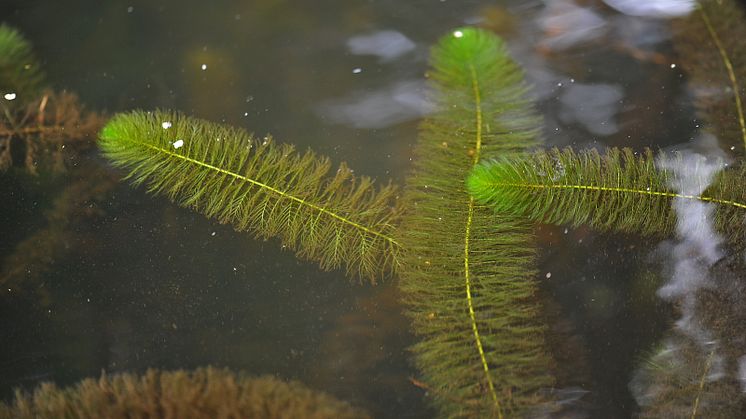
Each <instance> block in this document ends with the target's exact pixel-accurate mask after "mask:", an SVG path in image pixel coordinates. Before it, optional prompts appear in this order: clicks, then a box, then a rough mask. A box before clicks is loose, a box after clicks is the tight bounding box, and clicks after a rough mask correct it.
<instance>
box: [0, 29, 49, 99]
mask: <svg viewBox="0 0 746 419" xmlns="http://www.w3.org/2000/svg"><path fill="white" fill-rule="evenodd" d="M43 83H44V74H43V73H42V71H41V66H40V65H39V63H38V61H37V60H36V57H34V53H33V51H32V49H31V44H30V43H29V42H28V41H27V40H26V39H25V38H24V37H23V36H21V34H20V33H19V32H18V31H16V30H15V29H13V28H11V27H10V26H8V25H0V96H5V95H11V96H8V97H12V98H13V99H6V98H5V97H0V100H2V101H3V102H5V103H6V104H13V103H27V102H29V101H31V100H34V99H35V98H36V96H37V95H38V93H39V92H40V91H41V89H42V87H43Z"/></svg>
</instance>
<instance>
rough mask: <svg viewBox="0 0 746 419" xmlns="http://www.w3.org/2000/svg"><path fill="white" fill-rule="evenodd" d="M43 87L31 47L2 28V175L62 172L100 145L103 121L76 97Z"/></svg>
mask: <svg viewBox="0 0 746 419" xmlns="http://www.w3.org/2000/svg"><path fill="white" fill-rule="evenodd" d="M44 84H45V80H44V74H43V72H42V70H41V66H40V65H39V63H38V62H37V60H36V58H35V57H34V54H33V51H32V49H31V44H30V43H29V42H28V41H27V40H26V39H24V38H23V36H21V34H19V33H18V31H16V30H15V29H12V28H10V27H8V26H7V25H0V94H1V95H2V97H0V110H2V114H1V115H0V173H1V172H4V171H6V170H7V169H9V168H10V167H12V166H22V167H24V168H25V169H26V170H27V171H28V172H30V173H32V174H36V173H37V172H38V168H39V167H41V168H44V169H49V170H50V171H57V172H59V171H62V170H64V169H65V167H66V166H67V165H68V164H66V163H67V162H68V160H70V159H74V158H76V157H77V155H78V154H79V153H81V152H83V151H85V150H88V149H91V148H93V146H94V144H95V138H96V134H97V133H98V131H99V130H100V129H101V126H102V125H103V119H102V117H101V116H99V115H98V114H96V113H92V112H88V111H86V110H85V108H84V107H83V106H82V105H81V103H80V101H79V100H78V98H77V96H76V95H74V94H72V93H69V92H65V91H62V92H52V91H50V90H48V89H45V87H44Z"/></svg>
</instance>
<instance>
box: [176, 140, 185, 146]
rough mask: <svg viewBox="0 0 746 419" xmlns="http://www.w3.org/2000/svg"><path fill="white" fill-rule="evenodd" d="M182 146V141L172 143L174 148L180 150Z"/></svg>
mask: <svg viewBox="0 0 746 419" xmlns="http://www.w3.org/2000/svg"><path fill="white" fill-rule="evenodd" d="M183 145H184V140H176V141H174V148H181V147H182V146H183Z"/></svg>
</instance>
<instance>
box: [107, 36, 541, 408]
mask: <svg viewBox="0 0 746 419" xmlns="http://www.w3.org/2000/svg"><path fill="white" fill-rule="evenodd" d="M432 65H433V68H434V71H433V72H432V73H431V74H430V77H431V79H432V80H433V85H434V86H435V88H436V90H437V93H436V95H435V98H436V101H437V102H438V104H439V107H440V112H438V113H436V115H435V116H433V117H432V118H430V119H428V120H427V121H426V122H424V124H423V127H422V130H421V136H420V144H419V146H418V151H417V163H416V166H415V171H414V173H413V175H412V176H411V178H410V180H409V181H408V186H407V191H406V198H405V199H404V201H405V203H404V204H402V203H399V202H397V201H396V199H395V197H396V189H395V188H394V187H393V186H390V185H389V186H384V187H382V188H378V189H377V188H374V186H373V183H372V181H370V180H369V179H367V178H360V179H355V178H354V177H353V176H352V174H351V170H349V169H348V168H347V167H346V166H344V165H343V166H341V167H340V169H339V170H338V171H337V172H336V174H335V175H334V176H333V177H329V176H328V172H329V167H330V166H329V162H328V160H327V159H324V158H320V157H317V156H316V155H315V154H313V153H311V152H308V153H306V154H304V155H299V154H298V153H296V152H295V151H294V149H293V147H292V146H289V145H284V146H276V145H275V144H274V143H273V142H272V140H271V139H270V138H265V139H262V140H257V139H255V138H253V137H252V136H250V135H249V134H247V133H246V132H244V131H242V130H239V129H235V128H230V127H226V126H222V125H218V124H213V123H210V122H206V121H202V120H198V119H194V118H190V117H186V116H184V115H181V114H178V113H172V112H163V111H157V112H153V113H144V112H132V113H128V114H120V115H117V116H115V117H114V118H113V119H112V120H111V121H110V122H109V123H108V124H107V125H106V127H104V129H103V130H102V132H101V135H100V138H101V141H100V146H101V149H102V150H103V152H104V155H106V156H107V157H108V158H109V159H111V160H112V161H113V163H114V164H115V165H116V166H119V167H123V168H126V169H127V170H128V171H129V174H128V177H129V178H130V179H132V180H133V182H134V183H135V184H139V183H147V184H148V188H149V190H150V191H151V192H156V193H162V194H164V195H166V196H168V197H170V198H171V199H173V200H175V201H176V202H178V203H179V204H181V205H183V206H188V207H194V208H196V209H198V210H199V211H200V212H202V213H203V214H205V215H207V216H209V217H214V218H216V219H217V220H219V221H221V222H228V223H231V224H232V225H233V226H234V227H236V228H237V229H239V230H246V229H249V230H251V231H253V232H254V233H255V234H257V235H259V236H261V237H265V238H267V237H274V236H278V237H280V238H281V239H282V240H283V243H284V244H285V245H286V246H288V247H291V248H293V249H294V250H296V252H297V253H298V254H299V255H300V256H301V257H304V258H307V259H312V260H316V261H318V262H319V263H320V265H321V267H322V268H327V269H328V268H335V267H338V266H345V268H346V270H347V272H348V273H350V274H354V275H357V276H361V277H364V278H370V279H375V278H376V277H379V276H381V275H382V274H390V273H392V272H394V271H396V270H397V269H398V268H399V264H400V263H401V264H402V266H404V268H402V269H403V270H402V272H401V274H402V275H401V281H400V285H401V288H402V290H403V293H404V297H403V299H404V301H405V302H406V304H407V305H408V309H409V312H410V315H411V317H412V318H413V320H414V329H415V331H416V333H417V334H418V335H420V336H422V342H421V343H420V344H418V345H417V346H416V347H415V348H414V351H415V352H416V354H417V359H418V364H419V365H420V367H421V368H422V369H423V371H424V374H425V378H424V385H425V386H427V387H428V388H431V389H432V390H433V394H434V395H435V397H436V399H437V400H438V404H439V405H440V406H441V408H442V413H443V415H444V416H470V415H485V414H487V415H495V416H498V417H502V416H503V415H506V414H517V413H518V412H521V411H523V409H525V408H526V407H527V406H529V405H532V404H534V403H536V402H538V401H539V400H540V399H541V397H540V396H539V394H538V393H539V390H540V389H543V388H545V387H549V386H551V385H552V379H551V373H550V372H549V366H550V361H549V356H548V355H547V353H546V350H545V348H544V341H543V339H544V331H545V328H544V326H543V324H542V322H541V321H540V320H539V319H538V318H537V314H538V312H539V305H538V302H537V301H536V299H535V297H534V291H535V284H534V282H533V277H534V274H535V268H534V267H533V263H534V253H535V250H534V247H533V242H532V231H531V225H530V224H529V223H527V222H526V221H522V220H521V219H518V218H516V217H512V216H498V215H495V214H494V213H493V212H492V211H489V210H488V209H485V208H481V207H479V206H477V205H475V203H474V201H473V200H472V199H471V198H470V197H469V195H468V194H467V193H466V191H465V189H464V187H463V179H464V178H465V176H466V174H467V173H468V171H469V170H470V169H471V168H472V167H473V166H474V165H475V164H476V163H478V162H479V161H480V160H481V159H482V158H484V157H492V156H495V155H496V154H498V153H511V154H514V153H520V152H523V151H525V150H526V149H527V147H530V146H532V145H534V144H535V138H536V136H537V133H538V127H539V126H540V119H539V118H538V117H537V115H536V113H535V112H534V111H533V110H532V108H531V105H530V101H528V99H526V97H525V94H524V93H525V86H524V84H523V82H522V73H521V71H520V70H519V69H518V67H517V66H516V65H515V64H514V63H513V62H512V61H511V60H510V59H509V58H508V56H507V53H506V51H505V48H504V46H503V45H502V43H501V41H500V40H499V39H498V38H497V37H496V36H494V35H492V34H489V33H487V32H485V31H481V30H478V29H471V28H470V29H463V30H459V31H456V32H454V33H453V34H451V35H448V36H446V37H445V38H443V39H442V40H441V42H440V43H439V45H438V46H437V47H436V48H434V49H433V58H432ZM403 205H408V209H409V211H408V213H407V215H406V217H404V219H403V221H402V223H401V226H400V227H399V228H398V229H397V228H396V227H397V226H398V225H399V222H400V211H401V209H400V208H403ZM496 233H498V234H496ZM454 236H456V237H460V239H459V240H458V241H457V243H456V244H451V243H450V242H451V240H452V237H454ZM400 243H401V244H400ZM402 251H403V252H405V256H404V260H403V261H400V260H399V256H398V255H399V253H400V252H402Z"/></svg>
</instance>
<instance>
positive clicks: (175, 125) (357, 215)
mask: <svg viewBox="0 0 746 419" xmlns="http://www.w3.org/2000/svg"><path fill="white" fill-rule="evenodd" d="M100 138H101V140H100V142H99V145H100V147H101V150H102V151H103V153H104V155H105V156H106V157H108V158H109V159H110V160H111V161H112V162H113V163H114V165H115V166H118V167H123V168H126V169H128V170H129V175H128V178H130V179H132V181H133V183H135V184H140V183H147V184H148V190H149V191H151V192H154V193H161V194H164V195H166V196H168V197H169V198H170V199H172V200H174V201H175V202H177V203H178V204H180V205H182V206H185V207H191V208H195V209H196V210H198V211H200V212H202V213H203V214H205V215H206V216H207V217H214V218H215V219H217V220H218V221H220V222H222V223H230V224H232V225H233V226H234V227H235V228H236V229H237V230H250V231H252V232H253V233H254V234H256V235H257V236H259V237H263V238H265V239H266V238H270V237H279V238H280V239H281V240H282V244H283V246H287V247H289V248H291V249H293V250H295V251H296V254H297V255H298V256H300V257H302V258H304V259H309V260H314V261H317V262H318V263H319V265H320V266H321V268H322V269H334V268H338V267H342V266H344V268H345V270H346V271H347V273H348V274H350V275H351V276H354V277H359V278H365V279H369V280H370V281H371V282H375V281H376V279H377V278H380V277H382V276H388V275H390V274H391V273H392V272H394V271H395V270H396V268H397V266H398V263H399V262H398V256H397V255H398V253H399V247H400V245H399V243H398V242H397V241H396V240H395V239H394V238H393V237H392V234H391V233H392V231H393V229H394V227H395V225H396V224H397V223H398V217H399V209H398V208H397V203H396V187H395V186H393V185H391V184H388V185H384V186H381V187H379V186H377V185H375V184H374V182H373V181H372V180H371V179H370V178H368V177H365V176H362V177H356V176H354V175H353V174H352V170H351V169H349V168H348V167H347V166H346V165H345V164H342V165H340V166H339V168H337V170H336V171H332V170H331V163H330V161H329V159H328V158H325V157H320V156H318V155H316V154H315V153H313V152H311V151H307V152H305V153H303V154H301V153H298V152H296V151H295V148H294V147H293V146H292V145H289V144H279V145H277V144H275V143H274V141H273V140H272V138H270V137H264V138H262V139H257V138H254V137H253V136H251V135H250V134H248V133H247V132H246V131H244V130H241V129H238V128H232V127H228V126H224V125H219V124H215V123H211V122H208V121H203V120H200V119H196V118H191V117H187V116H185V115H182V114H180V113H174V112H165V111H156V112H151V113H146V112H131V113H127V114H119V115H116V116H114V117H113V118H112V119H111V120H110V121H109V122H108V123H107V125H106V126H105V127H104V128H103V130H102V131H101V134H100Z"/></svg>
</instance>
